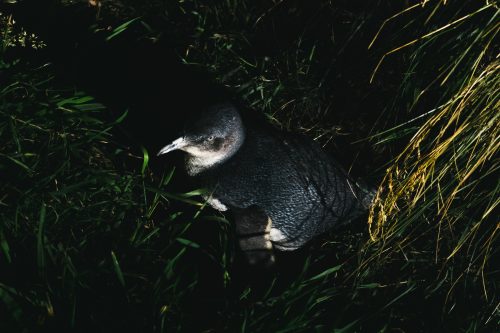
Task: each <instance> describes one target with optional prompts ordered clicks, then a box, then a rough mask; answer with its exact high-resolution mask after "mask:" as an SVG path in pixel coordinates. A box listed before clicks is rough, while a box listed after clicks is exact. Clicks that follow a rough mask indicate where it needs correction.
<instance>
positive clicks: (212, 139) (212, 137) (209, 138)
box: [207, 135, 215, 141]
mask: <svg viewBox="0 0 500 333" xmlns="http://www.w3.org/2000/svg"><path fill="white" fill-rule="evenodd" d="M214 140H215V136H213V135H210V136H209V137H208V138H207V141H214Z"/></svg>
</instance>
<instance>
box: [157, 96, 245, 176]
mask: <svg viewBox="0 0 500 333" xmlns="http://www.w3.org/2000/svg"><path fill="white" fill-rule="evenodd" d="M244 140H245V128H244V126H243V123H242V120H241V116H240V114H239V112H238V110H237V109H236V108H235V107H234V106H233V105H232V104H228V103H227V104H219V105H216V106H214V107H211V108H210V109H208V110H207V111H206V112H205V113H203V115H202V116H201V117H200V118H199V119H197V120H196V121H195V122H194V123H193V125H192V126H188V127H187V129H186V130H185V133H184V135H183V136H181V137H179V138H178V139H176V140H174V141H173V142H172V143H170V144H168V145H166V146H165V147H163V148H162V149H161V150H160V151H159V152H158V155H163V154H166V153H168V152H171V151H173V150H182V151H184V152H186V153H187V157H186V166H187V171H188V173H189V174H190V175H195V174H197V173H199V172H201V171H204V170H206V169H209V168H211V167H213V166H215V165H218V164H220V163H223V162H224V161H226V160H228V159H229V158H231V157H232V156H233V155H234V154H235V153H236V152H237V151H238V150H239V148H240V147H241V145H242V144H243V142H244Z"/></svg>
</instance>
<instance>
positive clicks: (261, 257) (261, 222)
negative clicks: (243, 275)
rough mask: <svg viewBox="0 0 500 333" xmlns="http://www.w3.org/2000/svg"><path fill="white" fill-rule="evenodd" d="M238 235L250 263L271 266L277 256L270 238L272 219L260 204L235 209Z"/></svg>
mask: <svg viewBox="0 0 500 333" xmlns="http://www.w3.org/2000/svg"><path fill="white" fill-rule="evenodd" d="M233 212H234V217H235V224H236V235H237V237H238V240H239V245H240V248H241V250H242V251H243V253H244V255H245V258H246V260H247V262H248V264H249V265H252V266H264V267H271V266H273V265H274V262H275V258H274V252H273V245H272V243H271V239H270V235H269V233H270V231H271V224H272V223H271V219H270V218H269V216H267V214H266V213H265V212H264V210H262V209H261V208H259V207H258V206H250V207H248V208H243V209H235V210H233Z"/></svg>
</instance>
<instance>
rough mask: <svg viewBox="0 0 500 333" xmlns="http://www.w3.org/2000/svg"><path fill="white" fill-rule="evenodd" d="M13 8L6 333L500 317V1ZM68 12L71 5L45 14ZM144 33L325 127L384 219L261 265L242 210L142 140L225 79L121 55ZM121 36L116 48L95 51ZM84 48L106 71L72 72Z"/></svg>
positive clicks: (300, 119)
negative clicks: (237, 219) (206, 78)
mask: <svg viewBox="0 0 500 333" xmlns="http://www.w3.org/2000/svg"><path fill="white" fill-rule="evenodd" d="M10 2H12V3H10ZM2 6H3V7H1V8H0V13H1V16H0V36H1V39H0V105H1V107H0V119H1V120H0V138H1V142H2V145H1V146H0V207H1V208H0V319H1V321H0V328H1V330H2V332H19V331H21V332H23V331H25V332H29V331H49V330H55V329H59V330H61V329H62V330H66V331H91V330H92V331H96V330H97V331H117V330H124V329H126V330H131V329H132V330H135V331H154V332H165V331H186V332H191V331H205V332H218V331H227V332H239V331H241V332H310V331H318V332H332V331H334V332H378V331H380V332H390V331H403V332H437V331H439V332H483V331H484V332H493V331H495V327H497V328H498V327H499V324H500V315H499V311H500V308H499V307H500V303H499V297H498V281H500V277H499V273H500V267H499V265H498V259H499V247H498V231H499V228H500V224H499V221H498V207H497V206H498V204H499V202H500V199H499V195H498V193H499V180H498V179H499V177H498V169H499V167H500V162H499V159H498V147H499V138H500V126H499V119H498V118H499V115H498V110H499V109H500V62H499V59H498V32H499V29H500V27H499V25H498V15H499V13H500V9H499V4H498V2H497V1H459V0H449V1H445V0H434V1H432V0H429V1H427V0H426V1H406V2H401V3H400V4H392V3H388V1H374V2H373V3H370V4H366V3H365V1H337V2H331V1H326V0H317V1H312V2H308V4H307V5H306V4H304V2H301V1H293V0H290V1H271V2H269V1H245V0H228V1H213V3H211V4H210V5H208V4H207V3H205V2H200V1H196V0H190V1H178V2H164V1H148V2H140V4H137V2H136V1H128V0H121V1H88V2H87V1H52V2H47V4H43V5H40V3H38V4H37V2H36V1H35V2H30V1H24V2H23V1H18V2H17V3H16V1H6V2H4V4H3V5H2ZM23 6H25V7H23ZM34 8H36V11H35V10H34ZM33 12H36V13H37V14H38V16H37V17H38V18H37V20H40V21H36V20H35V19H34V18H33V16H32V15H33V14H32V13H33ZM10 13H12V14H10ZM54 13H57V14H56V15H63V16H57V17H58V18H62V17H65V19H61V20H55V21H54V22H56V24H55V26H54V29H53V30H50V29H49V28H45V27H46V24H45V23H46V21H44V20H51V16H50V15H54ZM64 15H67V16H64ZM17 21H19V22H17ZM30 29H31V30H30ZM46 29H49V30H46ZM71 29H76V30H71ZM75 31H78V33H76V32H75ZM76 44H78V45H83V46H80V48H75V46H74V45H76ZM123 44H130V45H129V47H130V49H134V48H135V49H137V48H138V47H139V46H140V47H142V46H143V45H158V47H159V48H163V49H167V50H168V52H172V53H173V54H175V57H172V58H168V59H166V60H165V59H163V58H162V60H163V61H164V62H169V61H172V62H177V63H178V64H179V66H180V67H179V68H182V70H181V71H180V72H179V73H181V74H182V73H186V72H184V71H188V70H189V71H193V72H194V73H199V72H202V73H209V75H210V76H211V77H212V78H213V82H211V83H210V85H211V86H212V85H213V86H222V87H224V88H225V90H227V91H229V92H230V94H231V95H232V96H235V98H237V99H239V100H240V101H241V103H242V104H244V105H247V106H249V107H251V108H253V109H254V110H255V111H256V112H259V111H262V112H264V114H265V116H266V117H267V119H268V121H269V122H271V123H272V124H274V125H275V126H277V127H281V128H283V129H286V130H291V131H298V132H303V133H304V134H306V135H309V136H311V137H312V138H314V139H316V140H318V141H319V142H321V144H323V145H324V147H325V149H327V150H329V151H331V152H332V154H335V155H336V156H338V159H339V160H340V161H341V162H342V164H344V165H345V166H346V167H347V168H348V169H349V170H350V171H351V172H352V173H353V174H354V175H359V176H362V177H363V178H365V179H368V180H369V182H371V183H373V184H377V185H378V193H377V197H376V199H375V202H374V205H373V207H372V209H371V211H370V213H369V214H367V216H365V217H364V218H361V219H360V220H359V221H358V222H357V223H354V224H353V225H351V226H347V227H345V228H343V229H340V230H334V231H332V232H331V233H329V234H328V235H325V236H324V237H321V238H320V239H318V240H316V241H314V242H313V243H312V244H310V245H309V246H308V247H307V248H305V249H302V250H299V251H297V252H295V253H281V254H278V258H277V259H278V265H277V267H276V268H275V270H273V271H265V272H263V271H256V270H254V269H252V268H249V267H246V266H245V265H243V264H242V261H241V259H240V257H239V253H238V250H237V247H236V245H235V240H234V238H233V237H234V236H233V232H232V226H231V217H230V216H229V215H228V216H223V215H221V214H220V213H217V212H214V211H213V210H211V209H209V208H205V203H204V202H203V201H202V200H201V199H200V197H199V195H200V194H201V193H202V191H203V189H197V188H195V187H193V186H192V185H191V184H190V183H189V182H188V180H186V179H185V177H184V176H183V174H182V172H178V171H176V165H177V164H176V162H175V161H173V160H168V161H167V162H166V163H163V162H161V161H158V160H157V159H155V158H153V157H152V156H150V153H151V152H153V150H152V149H154V144H151V142H147V140H141V137H140V136H135V137H134V136H133V135H132V138H131V136H130V135H129V134H130V133H129V132H134V128H133V125H134V124H136V125H135V126H143V124H144V122H141V123H140V124H138V122H137V121H136V120H137V119H138V117H140V116H141V115H142V116H143V117H144V112H145V111H144V110H145V109H147V108H149V107H154V108H157V109H160V108H167V109H169V110H170V109H177V108H178V107H183V108H184V107H186V108H189V107H188V106H187V105H190V106H193V105H194V104H189V103H195V102H194V101H191V100H199V101H198V102H199V103H201V104H203V103H208V102H207V101H208V97H207V96H208V95H212V93H211V90H210V91H209V92H206V93H203V92H202V91H201V89H197V88H196V87H198V86H196V85H195V83H194V81H195V80H196V78H198V76H196V75H198V74H196V75H195V76H191V75H194V74H190V76H189V77H188V78H187V79H184V78H182V77H181V75H177V76H176V75H172V76H173V77H172V78H171V79H168V80H166V81H165V82H168V84H176V83H177V88H170V87H165V88H164V90H160V89H158V90H157V89H156V88H155V87H154V85H157V83H156V81H155V82H152V83H151V84H150V85H148V84H146V83H145V82H143V81H141V82H139V83H137V85H133V81H134V80H132V79H129V80H127V75H126V74H122V72H123V73H128V72H132V71H134V70H136V71H137V72H141V73H142V74H141V75H144V76H139V75H136V74H134V75H132V76H131V77H132V78H134V79H137V78H143V77H146V78H148V77H154V75H155V73H154V72H155V71H156V69H157V68H156V67H154V66H160V65H158V62H155V60H156V59H157V58H158V57H159V56H157V55H154V54H152V53H148V52H149V51H148V50H150V49H147V48H145V49H144V50H145V51H142V53H144V54H143V55H142V56H143V58H140V60H137V61H136V63H135V65H137V68H138V69H132V68H129V67H125V66H122V67H118V69H113V70H109V68H111V67H113V66H114V64H116V63H119V65H117V66H121V65H122V64H121V62H119V61H118V60H117V59H119V58H120V57H119V56H115V55H116V54H118V55H121V54H122V52H123V51H122V50H123V49H122V47H123ZM89 45H90V46H89ZM96 45H97V46H96ZM99 47H103V48H104V49H105V50H108V51H109V53H106V54H113V56H109V57H107V56H106V54H105V53H97V54H99V55H100V56H99V57H95V59H94V61H89V60H88V59H89V58H91V57H89V54H90V55H92V54H94V53H93V52H95V51H91V52H90V51H89V53H84V52H83V54H84V55H83V56H82V50H83V51H85V50H95V48H99ZM116 50H118V51H116ZM141 50H142V49H141ZM108 51H106V52H108ZM61 52H63V53H62V54H63V56H61V55H60V54H61ZM113 52H116V53H113ZM135 54H136V53H134V55H135ZM169 54H170V53H169ZM84 57H86V58H84ZM74 59H77V60H76V61H77V62H76V63H77V64H78V66H77V67H81V68H83V69H82V72H88V73H91V74H89V75H88V76H85V77H83V76H78V77H76V76H75V75H74V72H71V71H69V70H68V68H69V67H71V66H72V65H71V64H72V63H73V64H74V63H75V60H74ZM82 59H83V60H82ZM106 59H107V60H106ZM133 59H135V58H133ZM148 63H154V65H151V66H152V67H141V66H147V65H148ZM180 64H182V65H180ZM167 65H168V64H166V66H167ZM175 66H177V65H175ZM61 68H62V69H63V70H61ZM144 68H147V70H144ZM169 68H170V67H169ZM175 68H177V67H175ZM158 71H159V72H161V75H164V73H170V72H169V71H163V70H162V69H160V68H158ZM68 72H69V75H68ZM175 73H177V74H178V72H175ZM190 73H191V72H190ZM65 75H66V76H69V77H70V79H71V80H69V79H68V77H65ZM109 77H116V80H115V81H112V80H111V81H110V79H109ZM183 80H186V82H187V83H186V84H184V83H183V82H184V81H183ZM152 81H154V80H152ZM191 81H193V83H192V86H191ZM110 82H113V84H111V83H110ZM119 82H121V84H122V85H118V84H119ZM114 84H116V86H115V85H114ZM165 84H166V83H165ZM129 85H132V88H127V87H128V86H129ZM138 87H146V88H143V90H141V89H140V88H138ZM179 87H180V88H179ZM186 87H187V88H186ZM124 89H130V90H124ZM183 89H186V90H187V92H183V93H182V94H180V95H179V94H178V91H180V90H183ZM134 92H135V95H136V98H135V99H134V98H133V97H131V95H134ZM176 95H179V96H182V97H179V96H177V97H176ZM184 96H188V99H189V100H190V101H184V100H182V103H185V104H181V101H180V99H181V98H184ZM155 98H157V99H155ZM176 98H177V99H176ZM211 98H212V97H211ZM165 100H169V101H170V104H168V103H167V104H166V103H165ZM163 117H164V118H163V121H164V122H163V124H166V123H169V125H164V126H170V127H168V128H169V129H173V128H175V127H176V126H177V128H179V127H180V126H181V125H180V124H178V123H177V121H174V119H173V118H174V117H173V116H172V115H171V114H169V113H166V115H164V116H163ZM131 119H132V120H131ZM150 122H151V124H147V126H148V127H147V129H146V131H152V130H150V128H152V126H154V124H153V123H154V122H153V121H152V120H150ZM146 123H147V121H146ZM131 126H132V127H131ZM142 130H143V131H144V129H142ZM124 132H125V134H124ZM163 143H164V142H156V143H155V144H160V145H161V144H163Z"/></svg>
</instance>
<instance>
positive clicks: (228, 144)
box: [183, 130, 245, 176]
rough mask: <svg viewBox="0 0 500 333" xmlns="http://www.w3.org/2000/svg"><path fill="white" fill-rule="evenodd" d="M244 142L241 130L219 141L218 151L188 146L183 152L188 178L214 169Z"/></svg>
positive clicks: (231, 155) (234, 152)
mask: <svg viewBox="0 0 500 333" xmlns="http://www.w3.org/2000/svg"><path fill="white" fill-rule="evenodd" d="M244 141H245V134H244V131H243V130H240V131H237V132H233V133H231V134H230V135H229V136H227V137H225V138H223V139H221V142H220V143H219V145H218V147H216V148H218V149H212V147H210V146H209V147H204V146H203V145H201V146H198V145H189V146H186V147H185V148H184V149H183V150H184V151H185V152H186V153H187V155H186V171H187V173H188V175H190V176H196V175H197V174H199V173H201V172H203V171H207V170H209V169H212V168H215V167H217V166H218V165H220V164H222V163H224V162H226V161H227V160H229V159H230V158H231V157H233V156H234V154H236V153H237V152H238V150H239V149H240V148H241V146H242V145H243V142H244Z"/></svg>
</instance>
